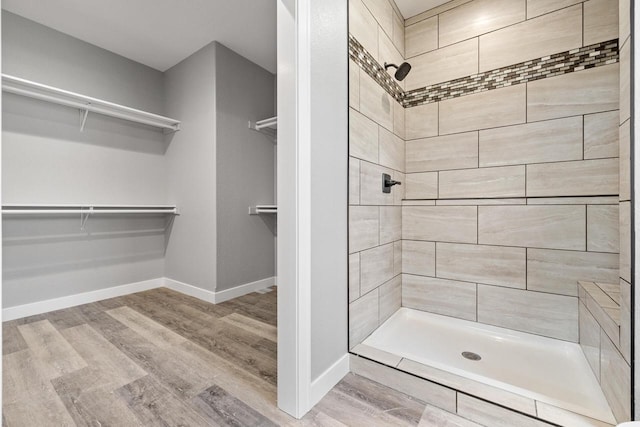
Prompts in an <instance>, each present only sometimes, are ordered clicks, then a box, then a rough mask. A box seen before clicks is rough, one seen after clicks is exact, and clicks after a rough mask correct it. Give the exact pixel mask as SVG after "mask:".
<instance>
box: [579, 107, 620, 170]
mask: <svg viewBox="0 0 640 427" xmlns="http://www.w3.org/2000/svg"><path fill="white" fill-rule="evenodd" d="M618 117H619V114H618V112H617V111H608V112H606V113H597V114H588V115H586V116H584V158H585V159H603V158H607V157H618Z"/></svg>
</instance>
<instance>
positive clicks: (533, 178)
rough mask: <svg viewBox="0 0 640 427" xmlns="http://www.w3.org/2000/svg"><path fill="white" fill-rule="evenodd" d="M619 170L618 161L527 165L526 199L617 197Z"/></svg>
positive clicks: (582, 161)
mask: <svg viewBox="0 0 640 427" xmlns="http://www.w3.org/2000/svg"><path fill="white" fill-rule="evenodd" d="M618 167H619V165H618V159H599V160H581V161H576V162H561V163H541V164H537V165H528V166H527V196H528V197H544V196H590V195H593V196H602V195H607V194H618Z"/></svg>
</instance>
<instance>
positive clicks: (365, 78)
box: [360, 73, 395, 130]
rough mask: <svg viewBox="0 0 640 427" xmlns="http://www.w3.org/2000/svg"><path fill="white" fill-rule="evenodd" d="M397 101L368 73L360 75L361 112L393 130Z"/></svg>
mask: <svg viewBox="0 0 640 427" xmlns="http://www.w3.org/2000/svg"><path fill="white" fill-rule="evenodd" d="M394 102H395V101H394V100H393V98H392V97H391V95H389V94H388V93H387V92H385V90H384V89H382V87H381V86H380V85H379V84H378V83H376V82H375V81H374V80H373V79H372V78H371V77H369V75H368V74H366V73H360V112H361V113H362V114H364V115H365V116H367V117H369V118H371V119H372V120H373V121H375V122H376V123H378V124H379V125H380V126H383V127H385V128H387V129H389V130H393V103H394Z"/></svg>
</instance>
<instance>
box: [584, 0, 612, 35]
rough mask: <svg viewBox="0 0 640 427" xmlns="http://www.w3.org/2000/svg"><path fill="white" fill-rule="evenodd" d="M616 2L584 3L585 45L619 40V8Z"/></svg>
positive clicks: (596, 0)
mask: <svg viewBox="0 0 640 427" xmlns="http://www.w3.org/2000/svg"><path fill="white" fill-rule="evenodd" d="M615 3H616V2H615V1H613V2H612V1H611V0H589V1H586V2H584V24H583V25H584V45H585V46H587V45H590V44H594V43H598V42H603V41H607V40H611V39H617V38H618V8H617V7H615V6H616V4H615Z"/></svg>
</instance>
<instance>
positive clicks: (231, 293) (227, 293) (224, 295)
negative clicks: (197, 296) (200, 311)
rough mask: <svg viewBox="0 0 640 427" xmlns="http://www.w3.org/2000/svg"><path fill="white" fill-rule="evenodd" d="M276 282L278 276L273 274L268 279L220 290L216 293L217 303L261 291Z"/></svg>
mask: <svg viewBox="0 0 640 427" xmlns="http://www.w3.org/2000/svg"><path fill="white" fill-rule="evenodd" d="M275 284H276V277H275V276H273V277H267V278H266V279H262V280H256V281H255V282H251V283H245V284H244V285H239V286H236V287H233V288H231V289H225V290H223V291H218V292H216V295H215V304H219V303H221V302H225V301H229V300H230V299H234V298H238V297H241V296H243V295H247V294H250V293H251V292H255V291H259V290H261V289H265V288H269V287H271V286H275Z"/></svg>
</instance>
